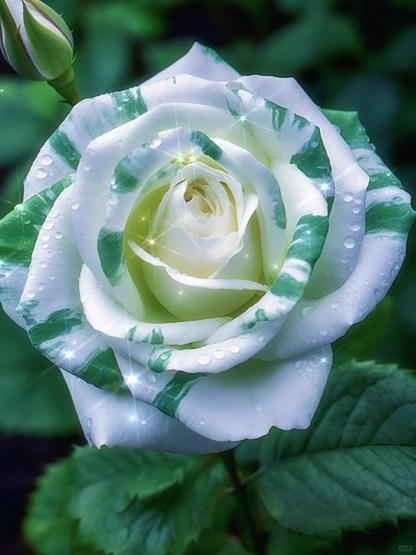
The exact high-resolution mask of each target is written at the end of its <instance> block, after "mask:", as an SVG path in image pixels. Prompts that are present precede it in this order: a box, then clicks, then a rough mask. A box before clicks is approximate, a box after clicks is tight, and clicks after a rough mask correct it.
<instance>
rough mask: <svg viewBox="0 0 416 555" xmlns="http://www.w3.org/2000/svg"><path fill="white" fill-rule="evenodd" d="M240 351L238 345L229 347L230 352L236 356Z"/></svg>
mask: <svg viewBox="0 0 416 555" xmlns="http://www.w3.org/2000/svg"><path fill="white" fill-rule="evenodd" d="M239 351H240V347H239V346H238V345H231V347H230V352H231V353H234V354H237V353H238V352H239Z"/></svg>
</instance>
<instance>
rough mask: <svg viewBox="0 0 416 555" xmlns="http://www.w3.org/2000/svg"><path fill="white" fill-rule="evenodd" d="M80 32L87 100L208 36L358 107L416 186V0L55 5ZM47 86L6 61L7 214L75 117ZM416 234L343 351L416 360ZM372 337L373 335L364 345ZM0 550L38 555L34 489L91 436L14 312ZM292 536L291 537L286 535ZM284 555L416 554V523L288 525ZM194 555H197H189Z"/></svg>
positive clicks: (1, 94)
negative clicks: (44, 151)
mask: <svg viewBox="0 0 416 555" xmlns="http://www.w3.org/2000/svg"><path fill="white" fill-rule="evenodd" d="M48 3H49V4H50V5H51V6H52V7H53V8H54V9H55V10H56V11H57V12H58V13H61V14H63V16H64V18H65V20H66V22H67V23H68V25H69V27H70V28H71V29H73V31H74V38H75V44H76V52H77V59H76V61H75V66H74V67H75V72H76V75H77V81H78V85H79V89H80V92H81V95H82V96H83V97H87V96H96V95H99V94H101V93H105V92H108V91H114V90H122V89H124V88H127V87H129V86H132V85H137V84H140V83H141V82H142V81H143V80H144V79H146V78H147V77H149V76H151V75H153V74H154V73H156V72H157V71H159V70H161V69H163V68H164V67H166V66H167V65H169V64H170V63H172V62H174V61H175V60H176V59H177V58H178V57H180V56H182V55H183V54H184V53H185V52H186V51H187V50H188V49H189V47H190V46H191V44H192V43H193V41H194V40H198V41H199V42H201V43H203V44H206V45H208V46H211V47H213V48H214V49H216V50H217V51H218V52H219V53H220V54H221V55H222V56H223V57H224V58H225V60H227V61H228V62H229V63H230V64H231V65H233V66H234V67H235V68H236V69H237V70H238V71H240V72H241V73H243V74H250V73H258V74H263V75H276V76H281V77H285V76H292V77H295V78H296V79H297V80H298V81H299V82H300V84H301V85H302V86H303V87H304V88H305V89H306V91H307V93H308V94H309V95H310V96H311V98H312V99H313V100H314V101H315V102H316V103H317V104H318V105H320V106H322V107H326V108H332V109H340V110H357V111H358V112H359V114H360V118H361V121H362V123H363V125H364V126H365V127H366V129H367V132H368V134H369V136H370V137H371V141H372V142H373V143H374V144H375V145H376V146H377V152H378V153H379V154H380V156H381V157H382V158H383V160H384V161H385V162H386V163H387V165H388V166H389V167H390V168H391V169H392V170H393V171H394V172H395V173H396V174H397V176H398V177H399V178H400V179H401V180H402V182H403V184H404V186H405V187H406V189H407V190H408V191H410V192H411V193H412V194H416V156H415V144H416V133H415V129H416V2H415V1H414V0H380V1H379V2H377V9H376V10H375V9H374V7H373V6H374V4H373V3H369V2H362V1H361V0H314V1H313V2H312V1H310V0H256V1H254V0H210V1H208V0H192V1H191V0H136V1H120V0H117V1H112V0H108V1H103V0H83V1H81V0H71V1H70V0H49V2H48ZM58 100H59V97H58V95H57V94H56V93H55V92H54V91H53V90H52V89H51V88H50V87H49V86H48V85H46V84H45V83H33V82H27V81H24V80H22V79H21V78H20V77H19V76H17V75H16V74H15V73H14V72H13V70H11V68H9V67H8V66H7V64H6V63H5V61H4V60H3V59H2V58H0V186H1V188H0V216H1V217H2V216H3V215H4V214H6V213H7V212H9V211H10V210H11V209H12V208H13V206H14V204H16V203H17V202H19V201H20V199H21V193H22V182H23V178H24V176H25V175H26V173H27V171H28V168H29V167H30V164H31V162H32V161H33V159H34V157H35V156H36V154H37V152H38V151H39V149H40V147H41V146H42V144H43V143H44V142H45V141H46V139H47V138H48V137H49V136H50V134H51V133H52V132H53V131H54V130H55V128H56V127H57V126H58V125H59V123H60V122H61V121H62V120H63V119H64V117H65V116H66V115H67V114H68V112H69V107H68V106H67V105H66V104H64V103H57V101H58ZM415 284H416V240H415V237H414V234H413V235H412V237H411V239H410V243H409V255H408V258H407V260H406V262H405V265H404V267H403V269H402V272H401V273H400V275H399V277H398V279H397V280H396V282H395V284H394V286H393V288H392V290H391V292H390V294H389V297H388V298H387V299H386V300H385V301H383V302H382V303H381V305H380V307H379V308H378V309H377V311H376V314H374V313H373V314H372V315H370V316H369V317H368V318H367V319H366V320H365V321H364V322H363V323H362V324H360V325H358V326H356V327H355V328H353V330H352V331H351V332H349V334H348V335H347V337H346V338H345V339H343V340H341V341H340V342H337V344H336V345H335V350H336V351H337V352H338V355H337V356H338V357H339V359H338V360H339V361H341V362H342V353H343V352H344V350H345V349H346V346H348V350H349V352H351V350H353V352H354V354H355V355H356V356H357V358H360V357H361V358H363V359H365V358H367V359H371V358H376V359H378V360H382V361H386V362H399V363H400V365H402V366H403V367H407V368H416V357H415V341H416V286H415ZM363 338H364V339H363ZM0 432H1V433H2V443H1V447H0V449H1V458H2V460H3V469H2V472H1V475H0V536H1V537H0V552H1V553H4V554H5V555H28V554H30V553H32V552H31V551H30V549H29V548H27V547H26V546H25V545H24V543H23V541H22V540H21V539H20V522H21V519H22V518H23V516H24V512H25V504H26V503H27V499H28V494H29V492H30V491H31V490H33V488H34V485H35V478H36V476H38V475H40V474H41V473H42V470H43V468H44V466H45V464H48V463H50V462H53V461H56V460H58V459H60V458H62V457H64V456H65V455H66V454H68V453H69V452H70V450H71V446H72V445H73V444H74V443H76V444H79V445H81V444H84V439H83V438H82V436H81V435H80V434H79V427H78V423H77V420H76V417H75V414H74V411H73V408H72V403H71V401H70V399H69V395H68V394H67V392H66V390H65V386H64V384H63V383H62V380H61V378H60V376H59V374H58V372H57V370H56V368H53V367H51V366H50V365H49V364H48V362H47V361H46V360H45V359H44V358H43V357H42V356H41V355H39V354H38V353H37V352H36V351H35V349H34V348H32V347H31V345H30V343H29V341H28V340H27V338H26V334H25V333H24V332H23V330H20V329H19V328H17V326H15V325H14V324H13V323H12V322H10V321H9V320H8V318H6V317H5V316H4V314H3V313H0ZM280 532H281V533H280ZM280 532H279V533H277V534H276V535H275V537H274V540H273V542H274V545H273V546H272V547H271V548H270V549H271V550H270V555H284V554H288V555H291V554H293V555H295V554H296V555H298V554H302V555H303V554H306V555H307V554H315V555H319V554H323V553H333V554H338V553H352V554H354V555H365V554H368V555H371V554H375V553H378V554H385V555H390V554H394V553H399V552H400V550H401V546H412V547H413V550H416V525H415V524H414V523H405V522H401V523H400V527H399V529H396V528H395V527H393V526H391V525H385V526H383V527H382V529H381V530H375V531H372V532H371V533H370V534H367V533H361V532H351V533H348V534H346V535H345V538H344V544H343V546H342V545H341V544H325V545H324V544H322V543H320V542H316V541H315V540H310V539H305V538H299V537H298V536H295V535H294V534H291V533H288V532H286V531H284V530H283V529H282V530H281V531H280ZM189 555H191V554H189Z"/></svg>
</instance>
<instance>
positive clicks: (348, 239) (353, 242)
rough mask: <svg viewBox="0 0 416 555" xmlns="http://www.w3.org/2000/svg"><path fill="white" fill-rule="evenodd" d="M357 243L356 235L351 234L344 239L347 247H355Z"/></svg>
mask: <svg viewBox="0 0 416 555" xmlns="http://www.w3.org/2000/svg"><path fill="white" fill-rule="evenodd" d="M356 243H357V241H356V240H355V237H352V236H351V235H349V236H348V237H345V239H344V247H345V248H347V249H353V248H354V247H355V245H356Z"/></svg>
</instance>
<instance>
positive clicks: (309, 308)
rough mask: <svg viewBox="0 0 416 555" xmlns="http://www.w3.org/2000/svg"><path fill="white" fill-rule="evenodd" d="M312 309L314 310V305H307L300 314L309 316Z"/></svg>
mask: <svg viewBox="0 0 416 555" xmlns="http://www.w3.org/2000/svg"><path fill="white" fill-rule="evenodd" d="M314 310H315V307H314V306H307V307H306V308H304V309H303V310H302V314H303V315H304V316H309V314H312V312H313V311H314Z"/></svg>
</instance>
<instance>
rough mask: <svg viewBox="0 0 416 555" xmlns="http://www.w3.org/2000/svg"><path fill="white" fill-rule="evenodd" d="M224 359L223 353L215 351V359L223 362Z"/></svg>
mask: <svg viewBox="0 0 416 555" xmlns="http://www.w3.org/2000/svg"><path fill="white" fill-rule="evenodd" d="M224 357H225V354H224V352H223V351H215V353H214V358H216V359H217V360H221V359H222V358H224Z"/></svg>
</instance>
